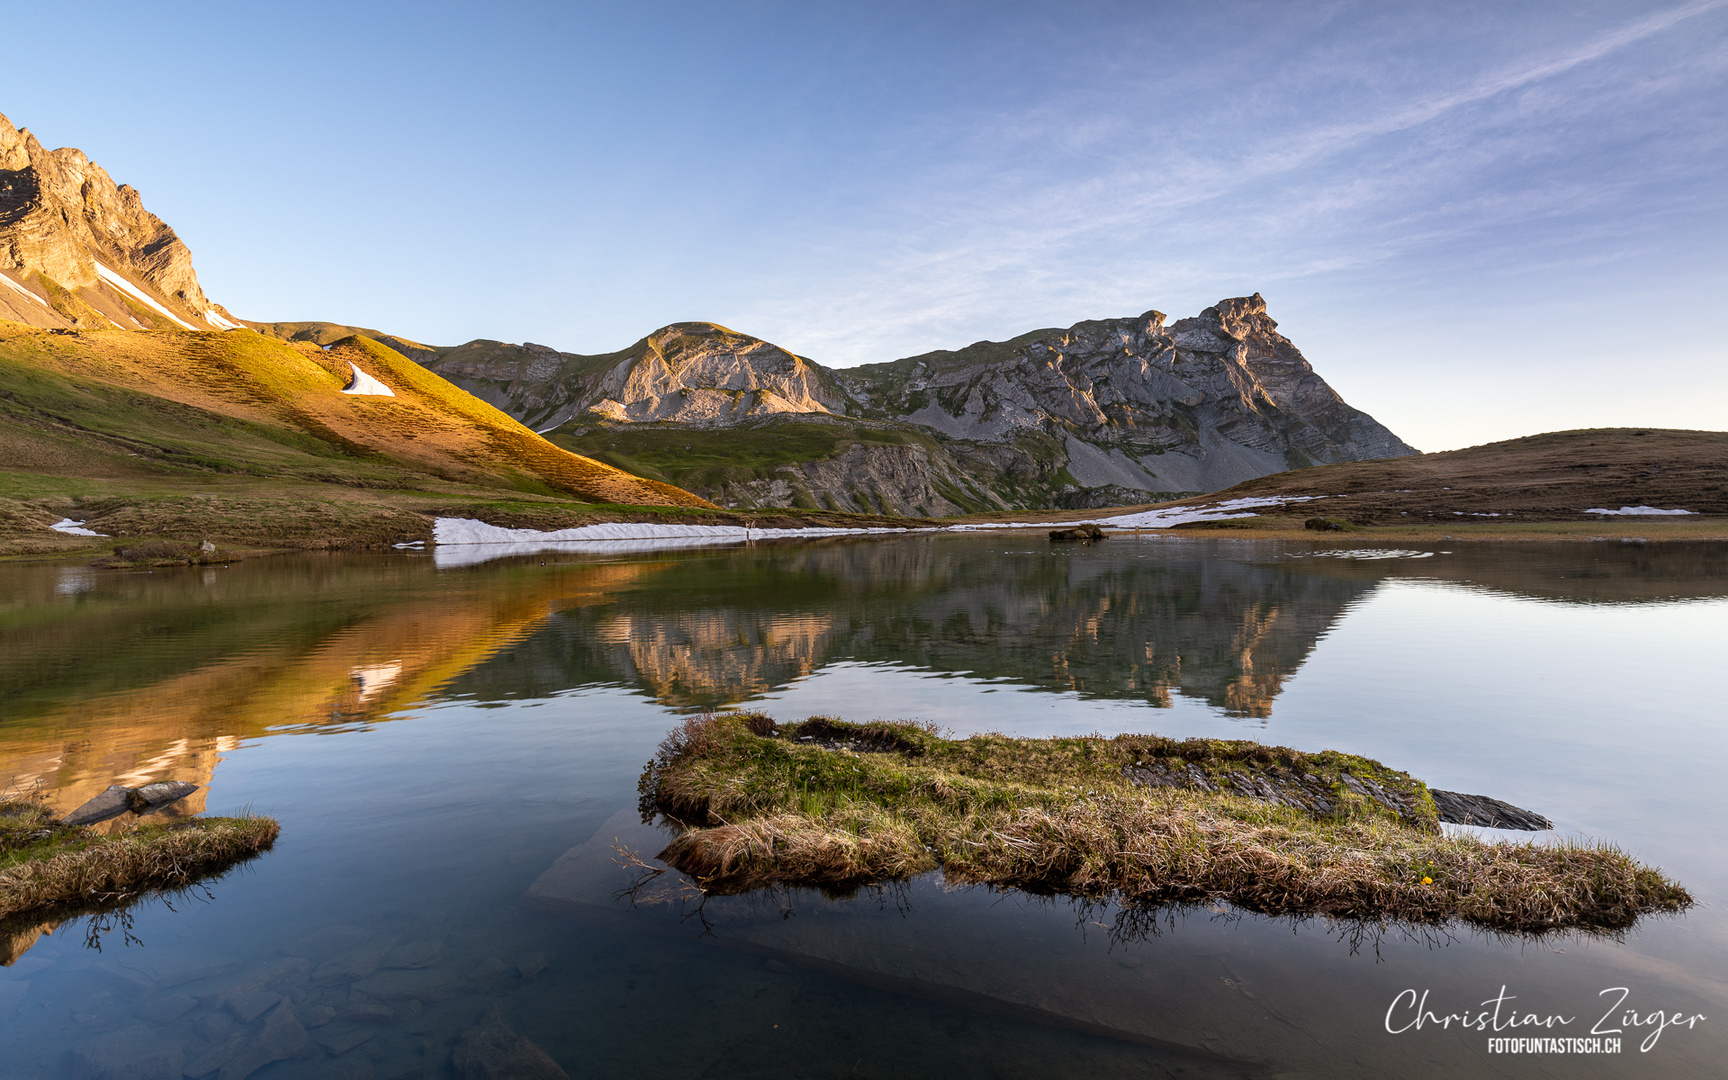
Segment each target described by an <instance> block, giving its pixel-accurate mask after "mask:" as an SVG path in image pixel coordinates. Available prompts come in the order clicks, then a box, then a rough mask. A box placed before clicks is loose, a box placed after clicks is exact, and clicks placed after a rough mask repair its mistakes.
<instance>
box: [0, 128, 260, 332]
mask: <svg viewBox="0 0 1728 1080" xmlns="http://www.w3.org/2000/svg"><path fill="white" fill-rule="evenodd" d="M0 319H11V320H13V321H15V322H21V323H25V324H27V325H30V326H37V327H44V328H49V329H91V330H109V329H121V330H156V329H161V330H167V329H184V330H228V329H232V328H235V327H238V326H239V325H240V322H239V320H237V319H235V318H234V317H233V316H232V315H230V314H229V313H228V312H227V311H226V310H225V309H224V308H223V307H222V306H221V305H219V304H214V303H212V302H211V301H210V300H209V298H208V297H206V296H205V295H204V290H203V289H201V288H199V286H198V275H197V274H196V273H195V272H194V271H193V269H192V253H191V252H190V251H188V250H187V249H186V245H185V244H183V243H181V241H180V238H179V237H178V236H176V235H175V234H174V230H173V229H170V228H169V227H168V226H167V225H166V224H164V223H163V222H162V220H161V219H160V218H158V217H157V216H156V215H154V214H152V213H150V212H149V211H148V210H145V209H144V203H143V201H142V200H141V199H140V197H139V195H138V192H137V190H136V189H134V188H132V187H130V186H128V185H124V184H116V183H115V182H114V180H113V178H112V177H110V176H109V175H108V173H107V172H106V171H105V170H104V169H103V168H102V167H101V166H100V165H97V164H96V163H95V162H93V161H91V160H90V159H89V158H88V157H86V156H85V155H84V153H83V151H81V150H76V149H73V148H72V147H62V148H60V149H58V150H47V149H44V148H43V146H42V144H41V143H40V142H38V141H37V140H36V136H34V135H32V134H31V133H30V132H29V130H28V129H19V128H15V127H13V126H12V122H11V121H10V120H8V119H7V118H6V117H4V116H0Z"/></svg>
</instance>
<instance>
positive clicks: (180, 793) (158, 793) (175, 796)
mask: <svg viewBox="0 0 1728 1080" xmlns="http://www.w3.org/2000/svg"><path fill="white" fill-rule="evenodd" d="M197 790H198V785H197V784H192V783H188V782H187V781H185V780H158V781H157V782H156V783H153V784H145V785H144V786H143V787H141V788H139V789H138V791H137V798H138V799H139V800H142V801H143V803H144V806H145V808H147V809H150V810H157V809H160V808H162V807H164V806H167V805H168V804H169V803H176V802H179V801H180V800H181V799H184V798H185V797H186V796H188V795H190V794H192V793H193V792H194V791H197Z"/></svg>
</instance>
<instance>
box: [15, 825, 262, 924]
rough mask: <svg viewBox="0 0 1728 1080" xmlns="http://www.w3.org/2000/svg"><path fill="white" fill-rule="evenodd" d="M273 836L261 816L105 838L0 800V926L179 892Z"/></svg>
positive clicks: (154, 828) (149, 828)
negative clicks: (25, 917) (31, 915)
mask: <svg viewBox="0 0 1728 1080" xmlns="http://www.w3.org/2000/svg"><path fill="white" fill-rule="evenodd" d="M279 831H280V827H279V826H278V825H277V823H276V822H275V821H274V820H272V819H270V818H266V817H199V818H186V819H182V820H179V821H173V822H164V823H161V824H150V825H143V826H140V827H139V828H137V829H135V830H132V831H129V832H124V833H115V834H108V835H104V834H99V833H95V832H92V831H91V830H90V829H88V828H75V827H68V826H64V825H58V824H56V823H55V821H54V817H53V815H52V814H51V813H50V812H49V811H48V810H47V808H45V807H43V806H41V805H40V804H37V803H31V802H0V920H6V919H9V918H11V917H12V916H15V915H20V914H23V913H25V912H38V911H40V912H43V913H45V914H51V913H56V912H64V911H74V910H89V909H91V908H92V907H100V906H105V905H109V904H116V905H117V904H123V903H125V902H127V901H129V900H132V899H134V898H136V897H138V896H141V895H143V894H144V893H147V892H156V891H162V890H173V889H181V888H185V887H186V886H188V885H192V884H194V883H195V882H197V881H199V880H200V879H202V878H206V877H208V876H210V875H212V874H215V873H219V872H221V871H222V870H225V869H227V868H228V867H230V866H232V865H233V864H235V863H236V862H238V861H240V860H242V859H245V858H248V857H250V856H252V855H256V854H258V853H259V852H261V851H263V850H265V849H266V848H268V847H270V845H271V844H273V843H275V841H276V836H277V833H278V832H279Z"/></svg>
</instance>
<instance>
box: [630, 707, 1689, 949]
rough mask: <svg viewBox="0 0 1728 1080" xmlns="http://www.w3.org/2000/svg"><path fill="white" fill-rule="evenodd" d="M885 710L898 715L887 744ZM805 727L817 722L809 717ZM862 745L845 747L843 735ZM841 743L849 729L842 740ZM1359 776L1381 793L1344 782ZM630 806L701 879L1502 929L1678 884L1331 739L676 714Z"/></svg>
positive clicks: (1611, 924) (1626, 908)
mask: <svg viewBox="0 0 1728 1080" xmlns="http://www.w3.org/2000/svg"><path fill="white" fill-rule="evenodd" d="M887 728H898V732H897V735H898V739H899V742H900V745H899V746H897V747H890V746H889V745H887V743H888V742H889V740H888V739H887V738H886V737H887V736H888V735H889V732H888V731H887V730H885V729H887ZM811 730H816V731H819V732H820V733H821V738H820V739H817V738H813V737H812V738H809V741H801V740H802V739H804V738H806V737H807V735H808V732H809V731H811ZM848 738H850V740H852V742H853V743H855V744H859V745H862V744H864V743H869V744H871V745H872V746H874V747H875V749H873V750H869V751H867V752H863V753H859V752H855V751H853V750H850V749H845V748H844V746H845V744H846V741H847V739H848ZM836 746H839V747H840V748H834V747H836ZM1149 755H1150V756H1151V757H1159V758H1161V759H1165V760H1171V761H1178V760H1180V761H1187V762H1195V763H1197V767H1200V768H1202V770H1203V771H1205V772H1206V773H1207V774H1208V775H1211V776H1213V777H1221V776H1227V775H1229V774H1230V773H1232V772H1243V771H1244V770H1246V771H1247V772H1256V771H1257V772H1258V773H1259V774H1260V775H1265V776H1271V775H1274V774H1277V773H1278V772H1279V770H1282V771H1283V773H1284V774H1291V773H1294V774H1300V775H1307V776H1312V777H1315V778H1317V779H1318V780H1319V781H1321V782H1324V781H1326V780H1328V779H1329V780H1330V781H1331V786H1330V788H1329V789H1328V790H1329V791H1330V792H1331V795H1330V797H1331V798H1332V799H1333V800H1334V802H1333V807H1334V808H1333V810H1332V812H1330V813H1326V814H1318V813H1315V812H1312V811H1308V810H1303V809H1298V808H1296V807H1293V806H1288V805H1279V804H1275V803H1269V802H1266V801H1262V800H1259V799H1251V798H1246V797H1242V796H1239V795H1237V794H1234V793H1226V792H1224V791H1218V792H1205V791H1198V790H1187V789H1183V788H1171V787H1142V786H1139V785H1136V784H1134V783H1132V782H1130V781H1129V780H1128V779H1127V772H1128V771H1131V770H1132V769H1133V768H1135V763H1136V762H1143V761H1147V760H1150V757H1149ZM1346 775H1348V776H1349V777H1351V778H1355V779H1357V780H1358V782H1359V781H1360V780H1372V781H1374V782H1375V783H1378V784H1380V785H1382V786H1383V787H1384V789H1385V790H1387V791H1388V792H1391V793H1392V795H1393V798H1392V799H1391V802H1390V803H1389V804H1382V803H1379V802H1375V801H1373V800H1369V799H1363V798H1360V797H1358V796H1355V795H1354V794H1353V793H1352V789H1351V788H1349V787H1348V786H1347V785H1346V783H1345V781H1344V778H1345V777H1346ZM642 795H643V809H644V811H645V813H646V812H652V811H658V812H660V813H663V814H665V815H667V816H668V817H669V818H670V819H672V820H673V821H675V822H678V823H682V824H683V825H685V826H686V828H685V829H684V831H683V832H682V833H681V834H680V835H679V836H677V837H676V838H675V839H674V840H673V841H672V843H671V844H670V845H668V846H667V848H666V849H665V851H663V852H662V853H661V854H660V858H661V859H662V860H663V861H665V862H667V863H668V864H670V865H672V866H674V867H676V868H677V869H679V870H681V871H683V872H685V873H687V874H689V875H690V876H692V877H693V878H694V879H696V881H697V882H698V883H699V884H700V885H701V886H702V888H703V889H704V890H706V891H708V892H712V893H738V892H744V891H748V890H753V889H759V888H764V887H774V886H802V887H814V888H820V889H823V890H825V891H829V892H839V893H844V892H848V891H851V890H854V889H857V888H859V887H861V886H864V885H868V884H874V883H880V882H887V881H895V880H903V879H905V878H908V877H912V876H914V875H917V874H922V873H927V872H930V871H933V870H938V869H940V870H941V871H942V873H943V875H944V877H945V878H947V879H948V880H950V881H953V882H958V883H972V884H986V885H993V886H997V887H1004V888H1015V889H1020V890H1024V891H1027V892H1032V893H1039V894H1062V895H1068V896H1075V897H1081V898H1085V899H1090V900H1114V901H1120V902H1123V903H1126V904H1130V905H1156V904H1169V903H1218V902H1225V903H1229V904H1232V905H1234V906H1236V907H1238V908H1241V909H1244V910H1247V911H1253V912H1260V913H1264V914H1274V915H1314V914H1319V915H1328V916H1333V917H1338V918H1347V919H1364V920H1377V921H1388V920H1390V921H1397V922H1403V923H1408V924H1427V925H1433V924H1441V923H1447V922H1452V921H1457V922H1463V923H1468V924H1472V925H1475V926H1480V927H1484V928H1488V929H1492V930H1497V931H1506V932H1527V933H1528V932H1534V933H1541V932H1547V931H1555V930H1570V931H1584V932H1613V931H1618V930H1623V929H1625V928H1627V927H1629V926H1631V925H1632V924H1633V923H1634V922H1635V921H1636V920H1637V919H1638V918H1639V917H1640V916H1643V915H1646V914H1651V913H1655V912H1678V911H1682V910H1685V909H1686V908H1688V907H1690V906H1691V904H1692V902H1693V901H1692V898H1691V896H1690V895H1689V894H1688V893H1687V892H1686V890H1685V889H1684V888H1682V887H1681V886H1679V885H1678V884H1676V883H1674V882H1672V881H1669V880H1667V879H1666V878H1664V877H1663V876H1662V875H1661V874H1660V873H1659V872H1658V871H1656V870H1654V869H1651V868H1649V867H1645V866H1642V865H1640V864H1638V863H1637V862H1635V861H1634V860H1632V859H1631V858H1629V857H1628V856H1627V855H1625V854H1624V853H1622V852H1620V851H1618V850H1617V849H1615V848H1613V847H1612V846H1609V845H1605V844H1580V843H1570V842H1564V841H1562V842H1551V843H1542V844H1533V843H1522V844H1515V843H1489V842H1484V841H1481V840H1478V839H1476V838H1474V837H1470V836H1462V835H1459V836H1448V835H1445V834H1444V833H1442V832H1441V831H1440V830H1439V828H1438V825H1437V824H1436V823H1435V821H1434V819H1433V804H1432V800H1431V799H1430V798H1428V797H1427V789H1426V787H1424V786H1423V785H1422V784H1421V783H1420V782H1419V781H1415V780H1413V779H1411V778H1409V777H1407V776H1406V775H1405V774H1402V773H1398V772H1396V771H1394V770H1390V769H1387V768H1385V766H1382V765H1379V764H1378V763H1376V762H1372V761H1369V760H1368V759H1364V758H1356V757H1353V756H1351V755H1344V754H1334V753H1328V754H1318V755H1308V754H1302V753H1301V752H1299V751H1294V750H1288V749H1285V748H1266V747H1258V746H1257V744H1252V743H1234V742H1219V741H1207V740H1190V741H1189V742H1187V743H1173V742H1170V741H1169V740H1158V739H1155V738H1149V737H1146V736H1122V737H1119V738H1116V739H1105V738H1101V737H1096V736H1095V737H1091V738H1087V739H1042V740H1040V739H1008V738H1005V737H1003V736H981V737H978V738H974V739H966V740H947V739H941V738H938V737H937V736H935V735H934V734H933V733H931V732H930V731H929V730H927V729H924V728H919V727H914V726H911V725H884V724H874V725H847V724H844V723H842V722H840V721H835V720H832V719H830V718H819V719H814V720H812V721H811V722H810V723H809V724H807V725H786V726H781V727H776V726H774V725H773V724H772V722H771V721H768V720H767V719H766V718H765V717H738V716H727V715H723V716H719V717H706V718H699V719H696V720H691V721H688V722H687V723H686V724H685V725H683V726H682V727H681V728H679V729H678V730H676V731H674V732H673V733H672V734H671V735H670V736H669V737H668V738H667V740H666V742H665V743H664V744H663V745H662V747H661V751H660V753H659V754H658V755H657V756H656V757H655V759H654V760H653V761H652V762H650V763H649V766H648V768H647V769H646V770H645V772H644V774H643V778H642Z"/></svg>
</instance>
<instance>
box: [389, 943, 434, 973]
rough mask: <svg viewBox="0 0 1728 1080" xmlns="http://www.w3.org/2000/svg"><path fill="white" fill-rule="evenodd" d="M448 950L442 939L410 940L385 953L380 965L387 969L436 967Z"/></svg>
mask: <svg viewBox="0 0 1728 1080" xmlns="http://www.w3.org/2000/svg"><path fill="white" fill-rule="evenodd" d="M446 951H447V950H446V949H445V948H444V943H443V942H441V941H410V942H406V943H404V944H402V945H398V946H396V947H395V948H394V949H391V950H390V951H389V952H388V953H385V954H384V958H383V959H382V960H380V961H379V962H378V966H379V967H381V968H384V969H386V970H395V969H399V968H400V969H408V968H429V967H436V966H437V965H438V964H439V963H440V962H441V961H442V960H443V959H444V953H445V952H446Z"/></svg>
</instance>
